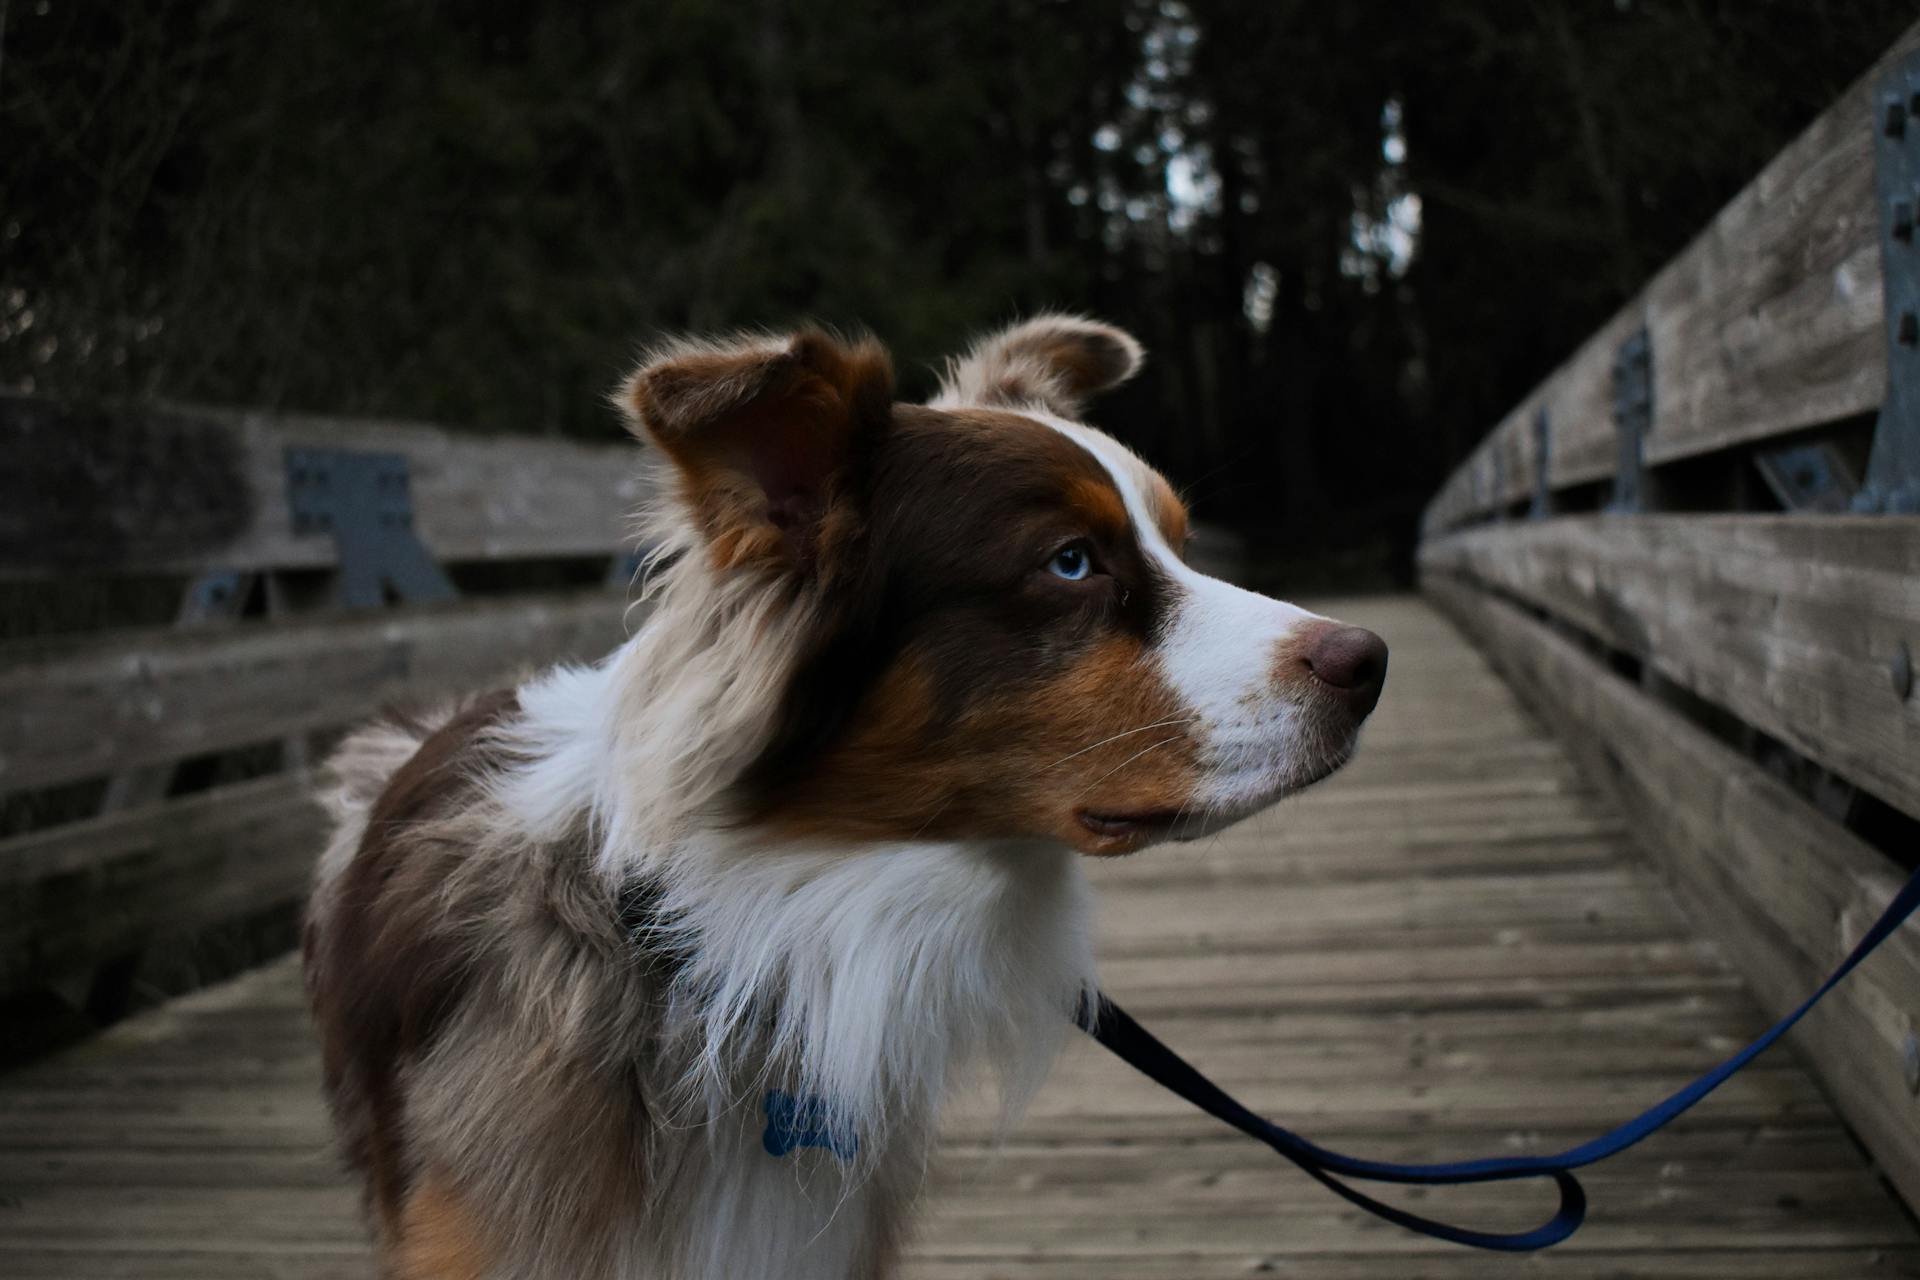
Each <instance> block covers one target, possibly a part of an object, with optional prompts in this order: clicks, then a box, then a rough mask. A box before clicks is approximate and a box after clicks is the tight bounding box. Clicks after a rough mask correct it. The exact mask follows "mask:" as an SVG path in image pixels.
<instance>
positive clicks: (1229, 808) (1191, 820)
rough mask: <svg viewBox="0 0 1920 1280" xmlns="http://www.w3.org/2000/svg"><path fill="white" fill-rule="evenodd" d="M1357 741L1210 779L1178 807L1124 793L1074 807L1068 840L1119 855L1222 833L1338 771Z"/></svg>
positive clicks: (1094, 852) (1092, 851) (1097, 853)
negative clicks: (1134, 801)
mask: <svg viewBox="0 0 1920 1280" xmlns="http://www.w3.org/2000/svg"><path fill="white" fill-rule="evenodd" d="M1352 755H1353V743H1352V742H1348V743H1346V744H1345V745H1344V746H1343V747H1342V748H1341V749H1340V750H1339V751H1336V752H1330V753H1327V754H1325V755H1317V756H1316V757H1315V758H1314V759H1313V760H1312V762H1311V763H1300V762H1288V763H1286V764H1283V765H1280V766H1277V767H1274V766H1270V767H1265V768H1258V769H1241V770H1236V771H1234V772H1232V773H1228V774H1223V775H1217V776H1215V777H1211V778H1209V779H1207V781H1206V783H1205V784H1204V786H1203V787H1202V788H1201V790H1200V794H1199V795H1197V796H1196V797H1195V799H1193V800H1192V801H1190V802H1188V803H1187V804H1185V805H1183V806H1181V807H1180V808H1178V809H1167V808H1153V807H1147V806H1129V805H1128V804H1127V803H1126V802H1125V800H1124V798H1121V799H1116V800H1115V801H1113V802H1112V803H1111V804H1090V805H1086V806H1084V807H1082V808H1079V809H1076V810H1074V813H1073V823H1072V828H1071V831H1070V833H1069V835H1068V839H1067V843H1069V844H1071V845H1072V846H1073V847H1074V848H1076V849H1078V850H1079V851H1080V852H1082V853H1084V854H1088V855H1090V856H1092V857H1103V858H1104V857H1119V856H1124V855H1126V854H1129V853H1138V852H1139V851H1140V850H1142V849H1146V848H1149V847H1151V846H1153V845H1156V844H1167V843H1174V844H1184V843H1188V842H1191V841H1194V840H1202V839H1205V838H1206V837H1208V836H1211V835H1218V834H1219V833H1220V832H1222V831H1225V830H1226V829H1227V828H1228V827H1231V826H1233V825H1234V824H1235V823H1239V822H1244V821H1245V820H1246V819H1248V818H1251V817H1252V816H1253V815H1254V814H1256V813H1259V812H1260V811H1261V810H1262V809H1266V808H1269V807H1271V806H1273V805H1275V804H1278V803H1279V802H1280V801H1282V800H1284V799H1286V798H1287V797H1288V796H1290V795H1294V794H1296V793H1298V792H1301V791H1304V790H1306V789H1307V788H1308V787H1310V786H1312V785H1313V784H1314V783H1316V782H1321V781H1323V780H1325V779H1326V778H1329V777H1331V776H1332V775H1333V774H1334V773H1336V772H1337V771H1338V770H1339V769H1340V768H1341V766H1343V765H1345V764H1346V763H1347V761H1348V760H1349V759H1351V758H1352Z"/></svg>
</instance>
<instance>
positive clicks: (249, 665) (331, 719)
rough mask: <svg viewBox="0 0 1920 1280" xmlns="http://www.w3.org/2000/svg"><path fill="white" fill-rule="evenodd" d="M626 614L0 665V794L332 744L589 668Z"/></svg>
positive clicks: (532, 603) (453, 611)
mask: <svg viewBox="0 0 1920 1280" xmlns="http://www.w3.org/2000/svg"><path fill="white" fill-rule="evenodd" d="M628 608H629V606H628V603H627V597H626V596H625V594H623V593H620V592H613V591H602V590H591V591H583V592H574V593H566V594H548V595H514V596H510V597H504V598H485V597H480V598H475V599H470V600H467V601H462V602H459V603H454V604H446V605H430V606H421V607H410V608H406V609H397V610H393V611H378V612H354V613H343V614H335V615H331V616H324V617H318V618H312V617H309V618H298V619H287V620H284V621H269V622H249V623H245V624H242V625H239V626H236V627H233V628H229V629H224V630H221V631H217V632H210V631H199V630H196V631H183V630H179V629H173V628H155V629H150V630H141V631H131V632H130V631H119V632H113V633H109V634H107V635H104V636H101V637H99V638H97V639H88V640H85V641H82V642H80V643H78V644H75V643H73V642H72V641H67V642H64V643H62V644H58V645H34V646H31V647H27V646H15V647H13V648H12V649H0V791H8V790H15V789H23V788H28V787H41V786H48V785H51V784H54V783H59V782H66V781H70V780H73V779H77V778H85V777H90V776H94V775H97V774H101V773H106V772H110V771H113V770H119V769H127V768H131V767H134V766H138V765H144V764H156V763H160V762H163V761H172V760H175V759H178V758H181V757H184V756H190V755H197V754H200V753H203V752H210V751H220V750H224V749H226V748H229V747H238V746H244V745H247V744H250V743H256V742H266V741H271V740H273V739H276V738H280V737H284V736H287V735H291V734H300V733H306V732H310V731H312V730H316V729H323V728H334V727H338V726H343V725H347V724H350V723H352V722H353V721H355V720H358V719H361V718H363V717H365V716H367V715H370V714H372V713H373V712H375V711H377V710H378V709H379V708H381V707H383V706H386V705H390V704H393V703H396V702H409V701H415V700H419V699H427V698H433V697H440V696H444V695H447V694H451V693H455V692H458V691H461V690H464V689H473V688H479V687H481V686H483V685H484V684H485V683H486V682H488V681H491V680H498V679H502V678H504V677H507V676H509V675H511V674H513V673H514V672H516V671H521V670H532V669H535V668H537V667H541V666H546V665H548V664H551V663H554V662H560V661H590V660H592V659H595V658H598V657H600V656H601V655H602V654H604V653H606V652H607V651H608V650H609V649H611V648H613V647H614V646H615V645H616V644H618V643H619V642H620V641H621V639H622V638H623V637H624V635H625V628H624V626H623V616H624V615H626V614H627V613H628Z"/></svg>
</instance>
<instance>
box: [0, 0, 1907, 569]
mask: <svg viewBox="0 0 1920 1280" xmlns="http://www.w3.org/2000/svg"><path fill="white" fill-rule="evenodd" d="M1913 17H1914V11H1913V5H1912V3H1911V0H1533V2H1528V0H1481V2H1478V3H1458V4H1452V3H1449V4H1419V5H1409V4H1399V3H1385V2H1382V0H1350V2H1343V3H1337V4H1331V3H1314V2H1313V0H1184V2H1183V0H1159V2H1158V3H1148V2H1145V0H1006V2H1005V3H998V4H981V3H953V2H950V3H940V4H924V5H898V4H890V3H882V2H881V0H842V2H841V3H837V4H834V5H831V6H827V5H790V4H782V3H778V2H777V0H754V2H750V3H736V4H723V3H716V2H715V0H654V2H653V3H649V4H636V5H617V6H585V5H560V4H546V5H540V4H525V3H502V2H500V0H493V2H491V3H488V2H485V0H468V2H465V3H456V2H454V0H384V2H382V3H372V2H370V0H334V2H333V3H330V4H326V5H320V6H298V5H265V4H239V3H235V2H234V0H157V2H155V3H145V4H128V3H123V2H122V0H0V139H4V160H0V384H8V385H14V386H22V387H29V388H33V389H36V390H40V391H44V392H48V393H54V394H61V395H76V396H94V395H134V396H164V397H169V398H173V399H180V400H190V401H203V402H230V403H245V404H258V405H267V406H281V407H289V408H294V407H297V408H302V409H320V410H330V411H336V412H347V413H379V414H390V415H398V416H409V417H423V418H433V419H438V420H442V421H445V422H448V423H451V424H456V425H459V424H465V425H471V426H473V427H476V428H480V429H490V430H511V431H545V432H569V433H577V434H584V435H599V434H609V435H610V434H611V433H612V432H613V431H614V430H615V428H614V425H613V422H612V420H611V417H610V415H609V414H608V413H607V411H606V410H605V409H604V408H603V405H602V402H601V396H602V393H603V392H604V391H605V390H606V389H607V387H608V386H609V385H610V384H611V383H612V382H613V380H614V378H615V377H616V375H617V373H618V371H619V370H620V368H621V366H622V365H623V363H625V362H626V361H627V360H628V358H629V357H630V354H631V352H632V351H633V350H634V348H635V347H636V346H637V345H638V344H639V343H640V342H641V341H643V340H644V339H645V338H646V337H647V336H649V335H650V334H652V333H654V332H656V331H659V330H668V329H679V328H686V327H691V328H697V329H714V328H723V327H728V326H734V325H741V324H766V325H778V324H783V323H786V322H789V321H791V320H793V319H796V318H800V317H803V316H806V317H815V318H819V319H822V320H826V321H829V322H835V323H840V324H843V325H853V324H861V325H866V326H869V327H871V328H873V329H874V330H875V331H877V332H878V333H880V334H881V335H882V336H883V337H885V338H886V339H887V340H888V341H889V342H890V343H892V344H893V345H894V347H895V348H896V351H897V352H898V353H899V354H900V356H901V357H902V365H903V368H905V369H906V370H907V372H908V383H909V390H914V389H924V388H925V386H926V385H927V383H928V381H929V379H928V377H927V374H926V372H925V370H924V368H916V364H921V365H923V364H924V362H926V361H930V360H932V359H934V358H935V357H937V356H939V355H940V354H942V353H944V352H946V351H949V350H951V349H952V347H953V346H954V344H955V343H956V341H957V340H958V339H959V338H960V337H961V336H962V335H964V334H965V333H967V332H969V331H971V330H973V329H976V328H978V327H980V326H981V325H983V324H986V323H990V322H994V321H998V320H1002V319H1005V318H1006V317H1008V316H1010V315H1012V314H1014V313H1016V312H1017V311H1021V310H1026V309H1031V308H1033V307H1036V306H1040V305H1058V306H1067V307H1072V308H1078V309H1085V310H1092V311H1097V312H1099V313H1101V314H1102V315H1104V316H1107V317H1109V318H1111V319H1114V320H1116V321H1118V322H1120V323H1122V324H1125V325H1127V326H1128V327H1130V328H1132V329H1134V330H1135V331H1136V332H1138V333H1139V334H1140V335H1141V336H1142V337H1143V338H1144V339H1145V340H1146V341H1147V343H1148V345H1149V347H1150V349H1151V350H1152V351H1153V352H1154V356H1155V363H1154V365H1153V371H1152V373H1151V374H1150V375H1149V376H1148V377H1146V378H1145V379H1143V381H1142V382H1141V383H1140V384H1139V385H1138V386H1136V387H1134V388H1132V389H1130V390H1129V391H1127V392H1126V393H1124V394H1123V395H1122V396H1121V397H1119V398H1117V399H1116V400H1115V401H1114V402H1113V403H1111V404H1110V405H1108V406H1107V407H1106V409H1105V411H1104V414H1103V419H1104V421H1106V422H1108V423H1110V424H1111V425H1113V426H1114V427H1115V428H1116V429H1117V430H1118V431H1120V432H1121V433H1122V434H1124V435H1126V436H1128V437H1129V438H1131V439H1132V440H1134V441H1135V442H1137V443H1138V444H1139V445H1140V446H1141V447H1142V448H1143V449H1144V450H1145V451H1147V452H1148V453H1149V454H1151V455H1153V456H1154V457H1155V458H1156V460H1158V461H1160V462H1162V463H1163V464H1165V465H1167V466H1168V467H1169V468H1170V469H1171V470H1172V471H1174V472H1175V474H1176V475H1177V476H1179V477H1180V478H1181V479H1183V480H1184V481H1186V482H1187V483H1189V484H1190V485H1191V486H1192V487H1193V489H1194V490H1195V494H1196V496H1197V498H1198V501H1199V505H1200V507H1201V509H1202V512H1203V513H1204V514H1206V515H1208V516H1211V517H1212V518H1214V519H1216V520H1225V521H1227V522H1230V523H1234V524H1237V525H1239V526H1241V527H1242V528H1245V529H1247V530H1249V531H1251V532H1254V533H1256V534H1260V535H1264V536H1266V537H1267V538H1268V540H1269V541H1270V542H1272V543H1273V544H1274V545H1279V546H1285V547H1287V548H1290V549H1291V550H1292V551H1293V552H1294V553H1296V555H1297V557H1298V558H1299V559H1301V560H1302V561H1318V562H1319V563H1320V564H1322V565H1328V566H1330V565H1350V564H1353V563H1355V562H1356V559H1357V560H1358V562H1361V563H1369V562H1370V563H1373V564H1375V565H1376V566H1377V565H1378V564H1383V563H1386V562H1387V561H1388V560H1389V559H1390V558H1391V557H1393V556H1395V555H1401V556H1403V555H1404V550H1405V547H1406V544H1407V541H1408V539H1409V537H1410V531H1411V528H1412V521H1413V519H1414V516H1415V514H1416V513H1417V511H1418V508H1419V505H1420V502H1421V501H1422V500H1423V499H1424V497H1425V495H1426V494H1427V493H1428V492H1429V491H1430V490H1431V489H1432V488H1433V486H1434V485H1435V484H1436V483H1437V482H1438V480H1439V478H1440V476H1441V475H1442V473H1443V471H1444V469H1445V468H1446V466H1447V465H1448V464H1449V463H1450V462H1451V461H1452V459H1453V458H1454V457H1456V456H1457V455H1458V454H1459V453H1460V452H1461V451H1462V450H1463V449H1464V448H1465V447H1466V445H1467V444H1468V443H1469V442H1470V441H1471V440H1472V439H1474V438H1475V437H1477V436H1478V435H1479V434H1480V433H1481V432H1482V431H1483V430H1484V429H1485V427H1486V426H1487V425H1488V424H1489V423H1490V422H1491V421H1492V420H1493V419H1494V418H1495V417H1497V416H1498V414H1499V413H1500V412H1502V411H1503V410H1504V409H1505V408H1506V407H1507V406H1508V405H1509V404H1510V403H1511V402H1512V401H1514V400H1515V399H1517V398H1518V397H1519V396H1520V395H1521V394H1523V393H1524V391H1525V390H1526V388H1527V387H1528V386H1529V385H1531V383H1533V382H1534V381H1536V380H1537V379H1538V378H1540V377H1541V376H1543V375H1544V374H1545V373H1546V372H1548V371H1549V370H1550V369H1551V367H1552V366H1553V365H1554V364H1555V363H1557V361H1558V360H1559V359H1560V358H1562V357H1563V356H1564V355H1565V354H1566V353H1567V352H1569V351H1570V350H1571V349H1572V348H1573V347H1574V346H1575V345H1576V344H1577V343H1578V341H1579V340H1580V339H1581V338H1582V337H1583V336H1584V334H1585V333H1586V332H1587V331H1588V330H1589V329H1591V328H1593V327H1594V326H1595V325H1596V324H1598V323H1599V322H1600V321H1601V320H1602V319H1604V318H1605V316H1606V315H1607V314H1608V313H1609V312H1610V311H1611V310H1612V309H1613V308H1614V307H1616V306H1618V305H1619V304H1620V303H1621V302H1622V301H1623V300H1624V299H1625V298H1626V297H1628V296H1629V295H1630V294H1631V293H1632V291H1633V290H1634V289H1635V288H1636V287H1637V286H1638V284H1639V283H1640V282H1641V281H1642V280H1643V279H1644V278H1645V277H1646V276H1647V275H1648V274H1649V273H1650V272H1651V271H1652V270H1653V269H1654V268H1656V267H1657V266H1658V265H1659V263H1660V262H1661V261H1662V260H1664V259H1665V258H1666V257H1667V256H1669V255H1670V254H1672V253H1673V252H1675V251H1676V250H1677V249H1678V248H1679V247H1680V246H1681V245H1682V244H1684V242H1685V241H1686V239H1687V238H1688V237H1689V236H1690V235H1691V234H1692V233H1693V232H1694V231H1696V230H1697V229H1698V228H1699V227H1700V226H1701V225H1702V224H1704V222H1705V221H1706V220H1707V219H1708V218H1710V217H1711V216H1712V214H1713V213H1714V211H1715V210H1716V209H1717V208H1718V207H1719V206H1720V205H1721V204H1722V203H1723V202H1724V201H1725V200H1726V199H1727V198H1728V197H1729V196H1731V195H1732V194H1733V192H1734V191H1736V190H1737V189H1738V188H1739V187H1740V185H1742V184H1743V183H1744V182H1745V181H1746V180H1747V179H1748V178H1749V177H1750V176H1751V175H1752V174H1753V173H1754V172H1755V171H1757V170H1758V168H1759V167H1760V166H1761V165H1762V164H1763V163H1764V162H1765V161H1766V159H1767V158H1768V157H1769V156H1770V155H1771V154H1772V153H1773V152H1774V151H1776V150H1778V149H1779V147H1780V146H1781V145H1782V144H1783V143H1784V142H1785V141H1786V140H1787V139H1788V138H1789V137H1790V136H1791V135H1792V134H1793V132H1794V131H1795V130H1797V129H1798V128H1800V127H1801V126H1803V125H1804V124H1805V123H1806V122H1807V121H1808V120H1810V119H1811V118H1812V117H1813V116H1814V115H1815V114H1817V113H1818V112H1819V111H1820V110H1821V109H1822V108H1824V107H1825V106H1826V105H1827V104H1828V103H1829V102H1830V101H1831V100H1832V99H1833V98H1834V97H1835V96H1836V95H1837V94H1838V93H1839V92H1840V90H1841V89H1843V88H1844V87H1845V86H1846V84H1847V83H1848V82H1849V81H1851V80H1852V79H1853V78H1854V77H1856V76H1857V75H1859V74H1860V73H1861V72H1862V71H1863V70H1864V69H1865V68H1866V66H1867V65H1868V64H1869V63H1870V62H1871V61H1872V60H1873V58H1874V57H1875V56H1876V55H1877V53H1878V52H1879V51H1880V50H1881V49H1882V48H1884V47H1885V45H1887V44H1888V43H1889V42H1890V41H1891V40H1892V39H1893V38H1894V36H1895V35H1896V34H1897V33H1898V31H1899V29H1900V28H1901V27H1902V26H1903V25H1904V24H1906V23H1907V22H1909V21H1911V20H1912V19H1913ZM1416 202H1417V206H1418V210H1419V212H1418V218H1417V225H1416V224H1415V220H1414V216H1413V210H1414V208H1415V203H1416ZM1396 223H1397V224H1398V226H1399V228H1400V230H1399V233H1395V232H1393V231H1392V230H1390V228H1392V227H1393V226H1394V225H1396ZM916 380H917V384H916Z"/></svg>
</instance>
